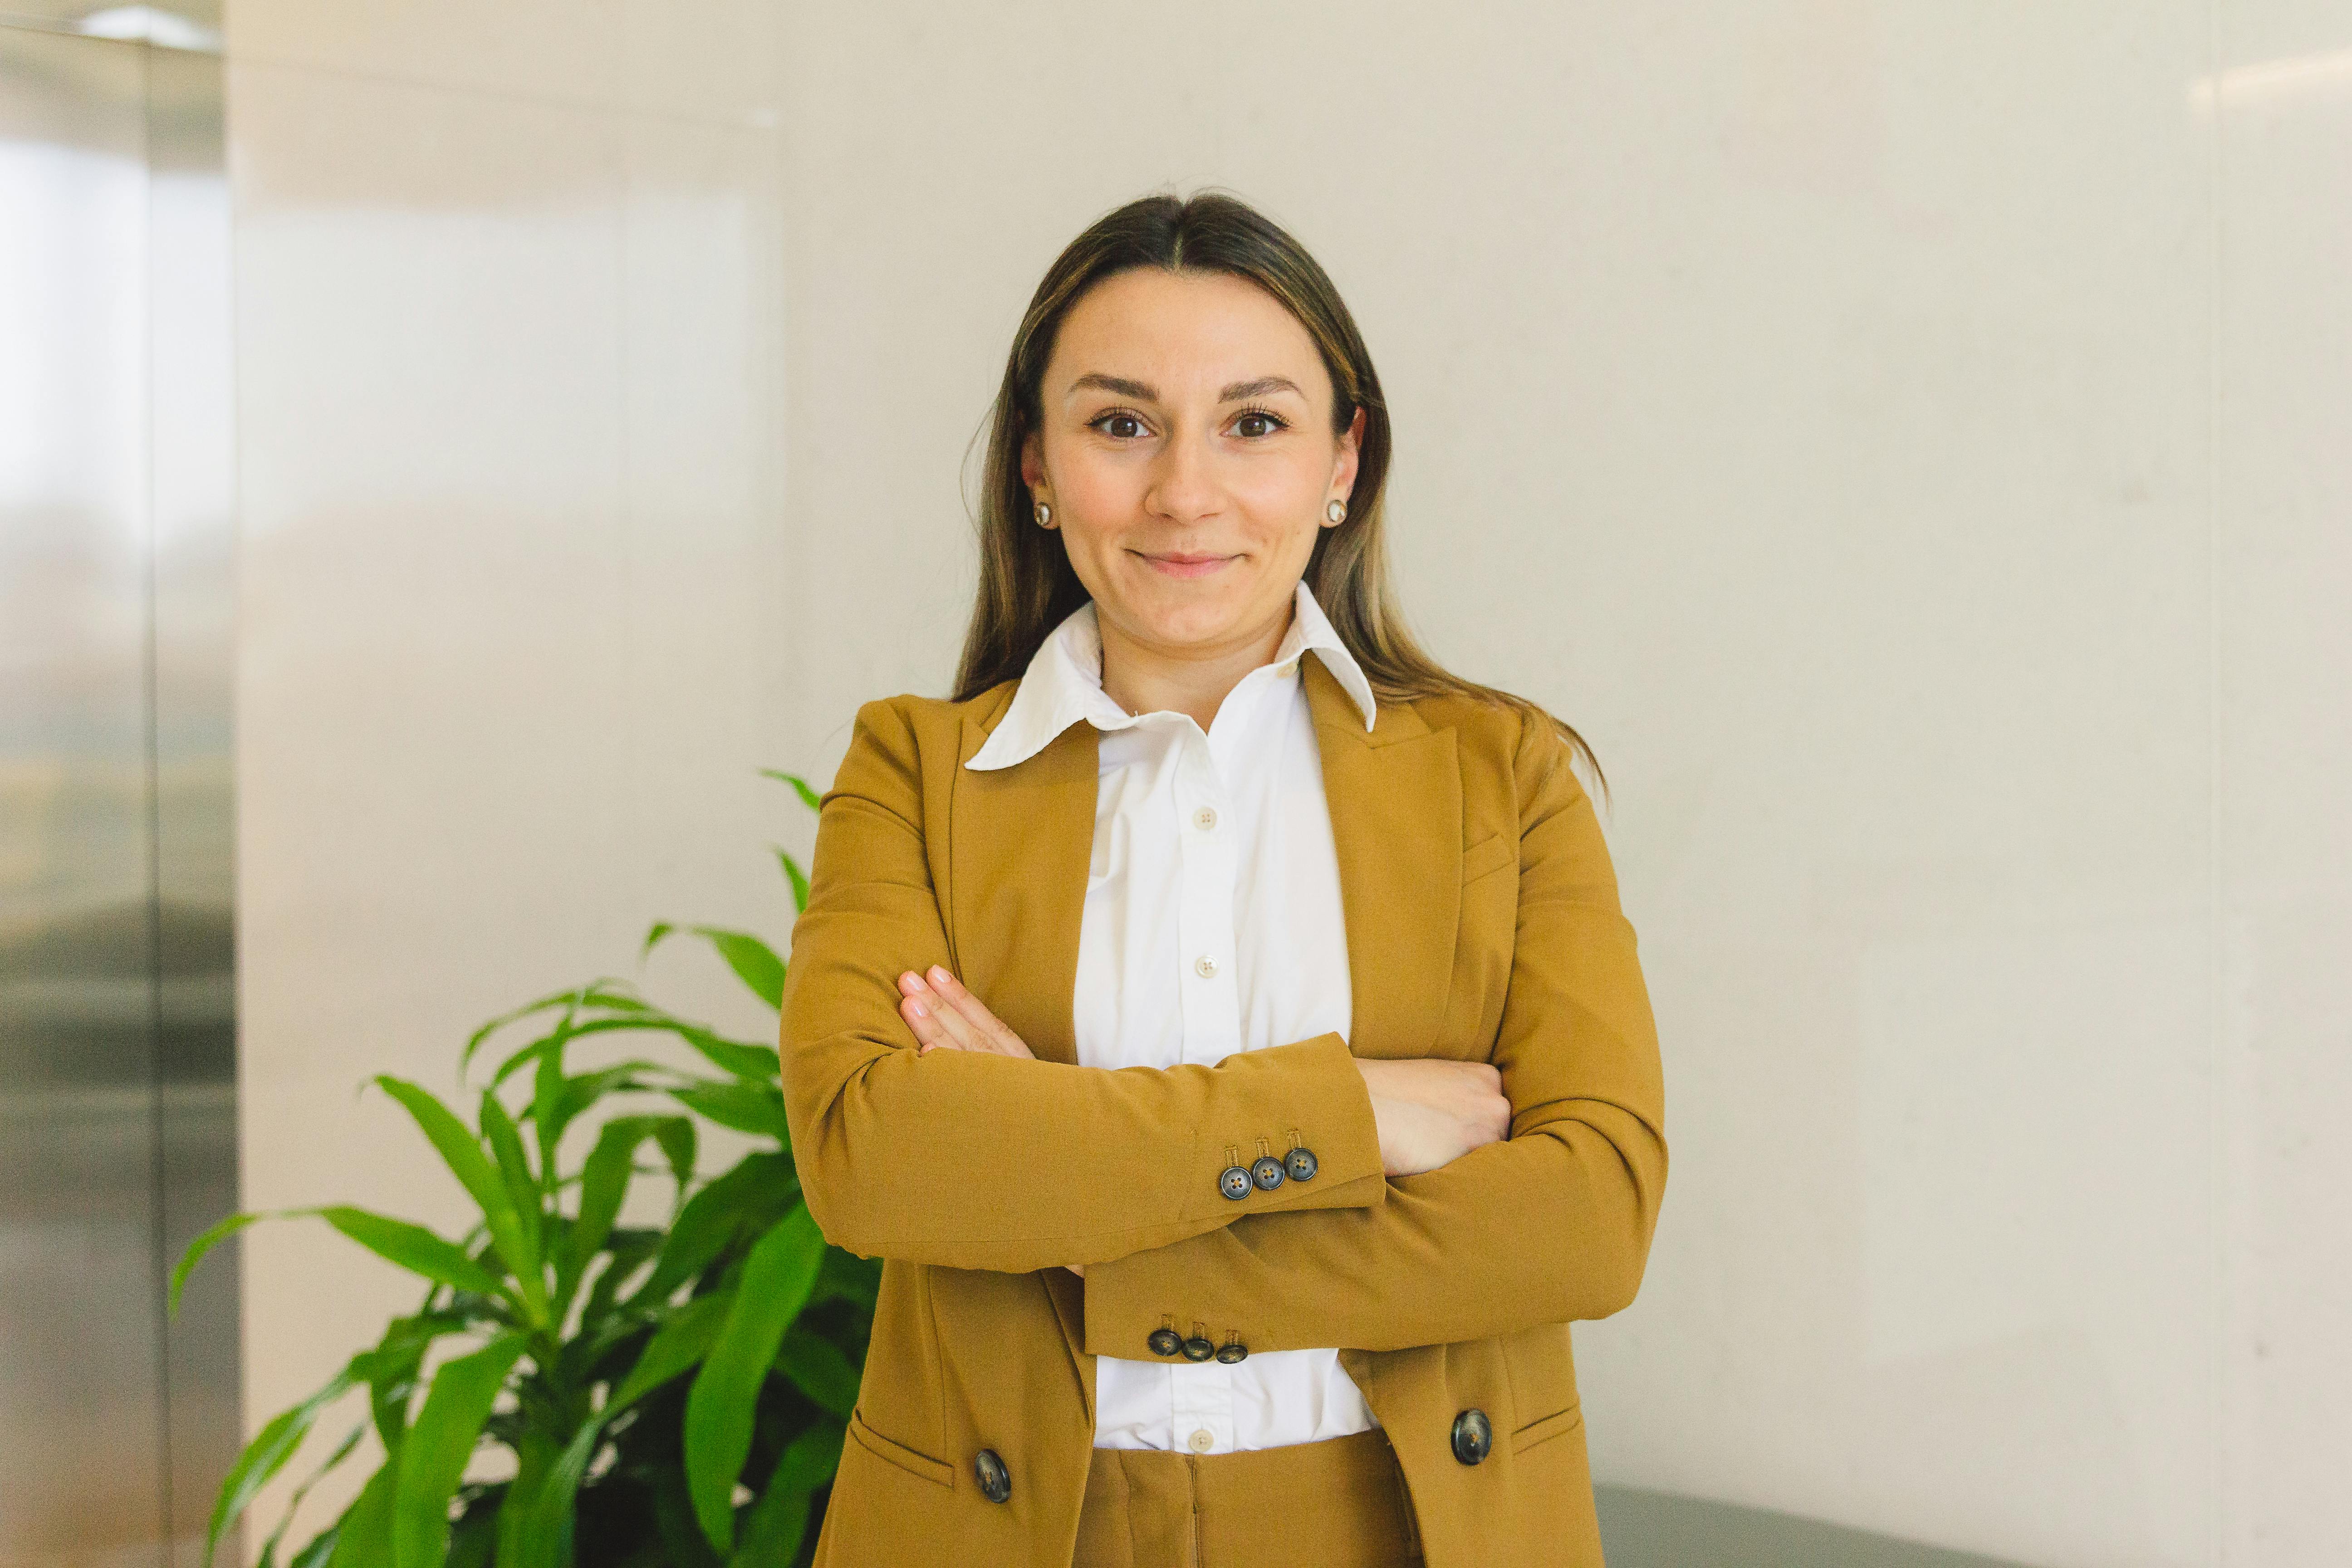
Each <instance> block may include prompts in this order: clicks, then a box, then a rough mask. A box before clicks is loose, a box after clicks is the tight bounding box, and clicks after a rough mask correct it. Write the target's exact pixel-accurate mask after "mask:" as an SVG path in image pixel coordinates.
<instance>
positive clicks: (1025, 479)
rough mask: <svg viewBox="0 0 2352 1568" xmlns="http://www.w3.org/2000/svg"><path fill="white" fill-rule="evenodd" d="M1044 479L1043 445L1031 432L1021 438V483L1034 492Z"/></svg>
mask: <svg viewBox="0 0 2352 1568" xmlns="http://www.w3.org/2000/svg"><path fill="white" fill-rule="evenodd" d="M1044 480H1045V443H1044V442H1043V441H1042V440H1041V439H1039V437H1038V434H1037V432H1036V431H1034V430H1032V431H1030V432H1029V434H1028V435H1026V436H1024V437H1022V438H1021V482H1022V483H1023V484H1024V485H1026V486H1028V487H1029V489H1031V491H1033V492H1034V490H1035V489H1037V487H1038V485H1039V484H1040V483H1042V482H1043V481H1044Z"/></svg>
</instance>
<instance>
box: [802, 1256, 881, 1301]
mask: <svg viewBox="0 0 2352 1568" xmlns="http://www.w3.org/2000/svg"><path fill="white" fill-rule="evenodd" d="M881 1292H882V1260H881V1259H880V1258H859V1257H856V1255H854V1254H851V1253H847V1252H844V1251H842V1250H841V1248H839V1247H828V1248H827V1249H826V1250H825V1255H824V1268H822V1269H820V1270H818V1272H817V1279H816V1290H815V1291H814V1294H813V1295H811V1297H810V1298H809V1299H810V1300H813V1301H822V1300H828V1299H831V1298H835V1297H838V1298H839V1299H840V1300H845V1301H855V1302H856V1303H857V1304H858V1305H859V1306H860V1307H862V1308H864V1309H865V1310H866V1311H867V1312H868V1313H869V1314H870V1313H871V1312H872V1311H873V1310H874V1304H875V1302H876V1301H877V1300H879V1299H880V1296H881Z"/></svg>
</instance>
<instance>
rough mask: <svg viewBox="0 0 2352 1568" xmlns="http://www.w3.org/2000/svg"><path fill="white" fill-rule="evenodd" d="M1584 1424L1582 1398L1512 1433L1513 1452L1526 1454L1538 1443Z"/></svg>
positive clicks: (1547, 1440)
mask: <svg viewBox="0 0 2352 1568" xmlns="http://www.w3.org/2000/svg"><path fill="white" fill-rule="evenodd" d="M1583 1425H1584V1404H1583V1402H1582V1401H1581V1400H1580V1401H1578V1402H1577V1403H1576V1404H1574V1405H1570V1406H1569V1407H1568V1408H1567V1409H1565V1410H1555V1411H1553V1412H1552V1413H1551V1414H1550V1415H1547V1416H1545V1417H1544V1418H1543V1419H1542V1420H1540V1421H1530V1422H1528V1424H1527V1425H1526V1426H1522V1427H1520V1428H1519V1429H1518V1430H1517V1431H1516V1432H1514V1433H1512V1434H1511V1452H1512V1453H1514V1454H1524V1453H1526V1452H1527V1451H1528V1449H1529V1448H1532V1447H1535V1446H1536V1445H1537V1444H1538V1443H1548V1442H1549V1441H1551V1439H1553V1438H1554V1437H1557V1436H1560V1434H1562V1433H1564V1432H1573V1431H1575V1430H1576V1429H1577V1428H1578V1427H1579V1426H1583Z"/></svg>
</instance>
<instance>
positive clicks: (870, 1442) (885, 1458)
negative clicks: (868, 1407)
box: [849, 1410, 955, 1491]
mask: <svg viewBox="0 0 2352 1568" xmlns="http://www.w3.org/2000/svg"><path fill="white" fill-rule="evenodd" d="M849 1435H850V1436H852V1437H854V1438H856V1440H857V1446H858V1447H861V1448H864V1449H865V1450H866V1452H867V1453H869V1454H871V1455H873V1456H874V1457H875V1458H877V1459H879V1460H881V1461H882V1462H883V1463H884V1464H886V1465H896V1466H898V1468H900V1469H902V1470H904V1471H906V1472H907V1473H908V1475H913V1476H920V1477H921V1478H922V1479H925V1480H927V1481H932V1482H935V1483H937V1484H938V1485H940V1486H943V1487H946V1488H947V1489H949V1490H950V1491H952V1490H954V1489H955V1467H954V1466H952V1465H948V1464H942V1463H941V1462H940V1461H939V1460H937V1459H934V1458H930V1457H929V1455H927V1454H918V1453H917V1452H915V1450H914V1449H912V1448H909V1447H907V1446H906V1445H905V1444H904V1443H893V1442H892V1441H890V1439H889V1438H887V1437H885V1436H882V1434H881V1433H879V1432H877V1431H876V1430H874V1428H873V1427H871V1426H867V1425H866V1415H865V1412H863V1411H859V1410H853V1411H851V1412H850V1413H849Z"/></svg>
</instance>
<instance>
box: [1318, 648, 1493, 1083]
mask: <svg viewBox="0 0 2352 1568" xmlns="http://www.w3.org/2000/svg"><path fill="white" fill-rule="evenodd" d="M1300 666H1301V671H1302V673H1303V674H1304V676H1305V679H1306V682H1307V706H1308V708H1309V710H1311V711H1312V712H1313V714H1314V716H1315V741H1316V744H1317V746H1318V749H1319V750H1320V751H1321V752H1322V755H1323V793H1324V797H1325V799H1326V800H1327V801H1328V803H1329V807H1330V812H1331V837H1332V840H1333V842H1334V844H1335V845H1336V846H1337V847H1338V849H1339V903H1340V908H1341V910H1342V911H1343V913H1344V915H1345V917H1346V920H1347V923H1348V974H1349V1003H1350V1005H1351V1007H1352V1010H1353V1012H1354V1018H1353V1021H1352V1023H1351V1024H1350V1026H1349V1035H1348V1046H1349V1049H1350V1050H1352V1051H1353V1052H1354V1053H1355V1054H1356V1055H1357V1056H1360V1057H1387V1058H1396V1057H1423V1056H1427V1055H1429V1054H1430V1053H1431V1052H1432V1051H1433V1050H1434V1049H1435V1048H1436V1046H1437V1039H1438V1028H1439V1026H1440V1024H1441V1023H1442V1022H1443V1020H1444V1016H1445V999H1446V990H1447V987H1448V985H1449V984H1451V982H1452V979H1453V973H1454V936H1455V927H1456V925H1457V923H1458V922H1459V921H1460V919H1461V915H1462V770H1461V768H1460V766H1459V765H1458V764H1457V763H1456V762H1455V760H1454V731H1452V730H1451V729H1445V730H1432V729H1431V728H1430V727H1429V726H1428V724H1426V723H1425V722H1423V720H1422V718H1421V716H1420V715H1419V714H1418V713H1415V712H1414V711H1413V710H1412V709H1411V708H1409V707H1406V706H1404V705H1403V704H1402V703H1382V704H1381V705H1380V707H1379V709H1378V710H1377V715H1376V723H1375V725H1374V727H1373V729H1372V730H1371V731H1370V733H1366V731H1365V730H1364V720H1363V714H1362V712H1361V711H1360V710H1359V709H1358V708H1357V707H1356V704H1355V702H1354V700H1352V699H1350V698H1349V696H1348V693H1347V691H1346V690H1345V689H1343V688H1342V687H1341V686H1340V685H1339V680H1338V679H1337V678H1335V677H1334V676H1333V675H1332V674H1331V672H1330V671H1329V670H1328V669H1326V668H1323V660H1322V657H1321V656H1320V655H1319V654H1318V655H1317V656H1316V657H1314V658H1307V659H1303V660H1301V661H1300Z"/></svg>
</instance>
